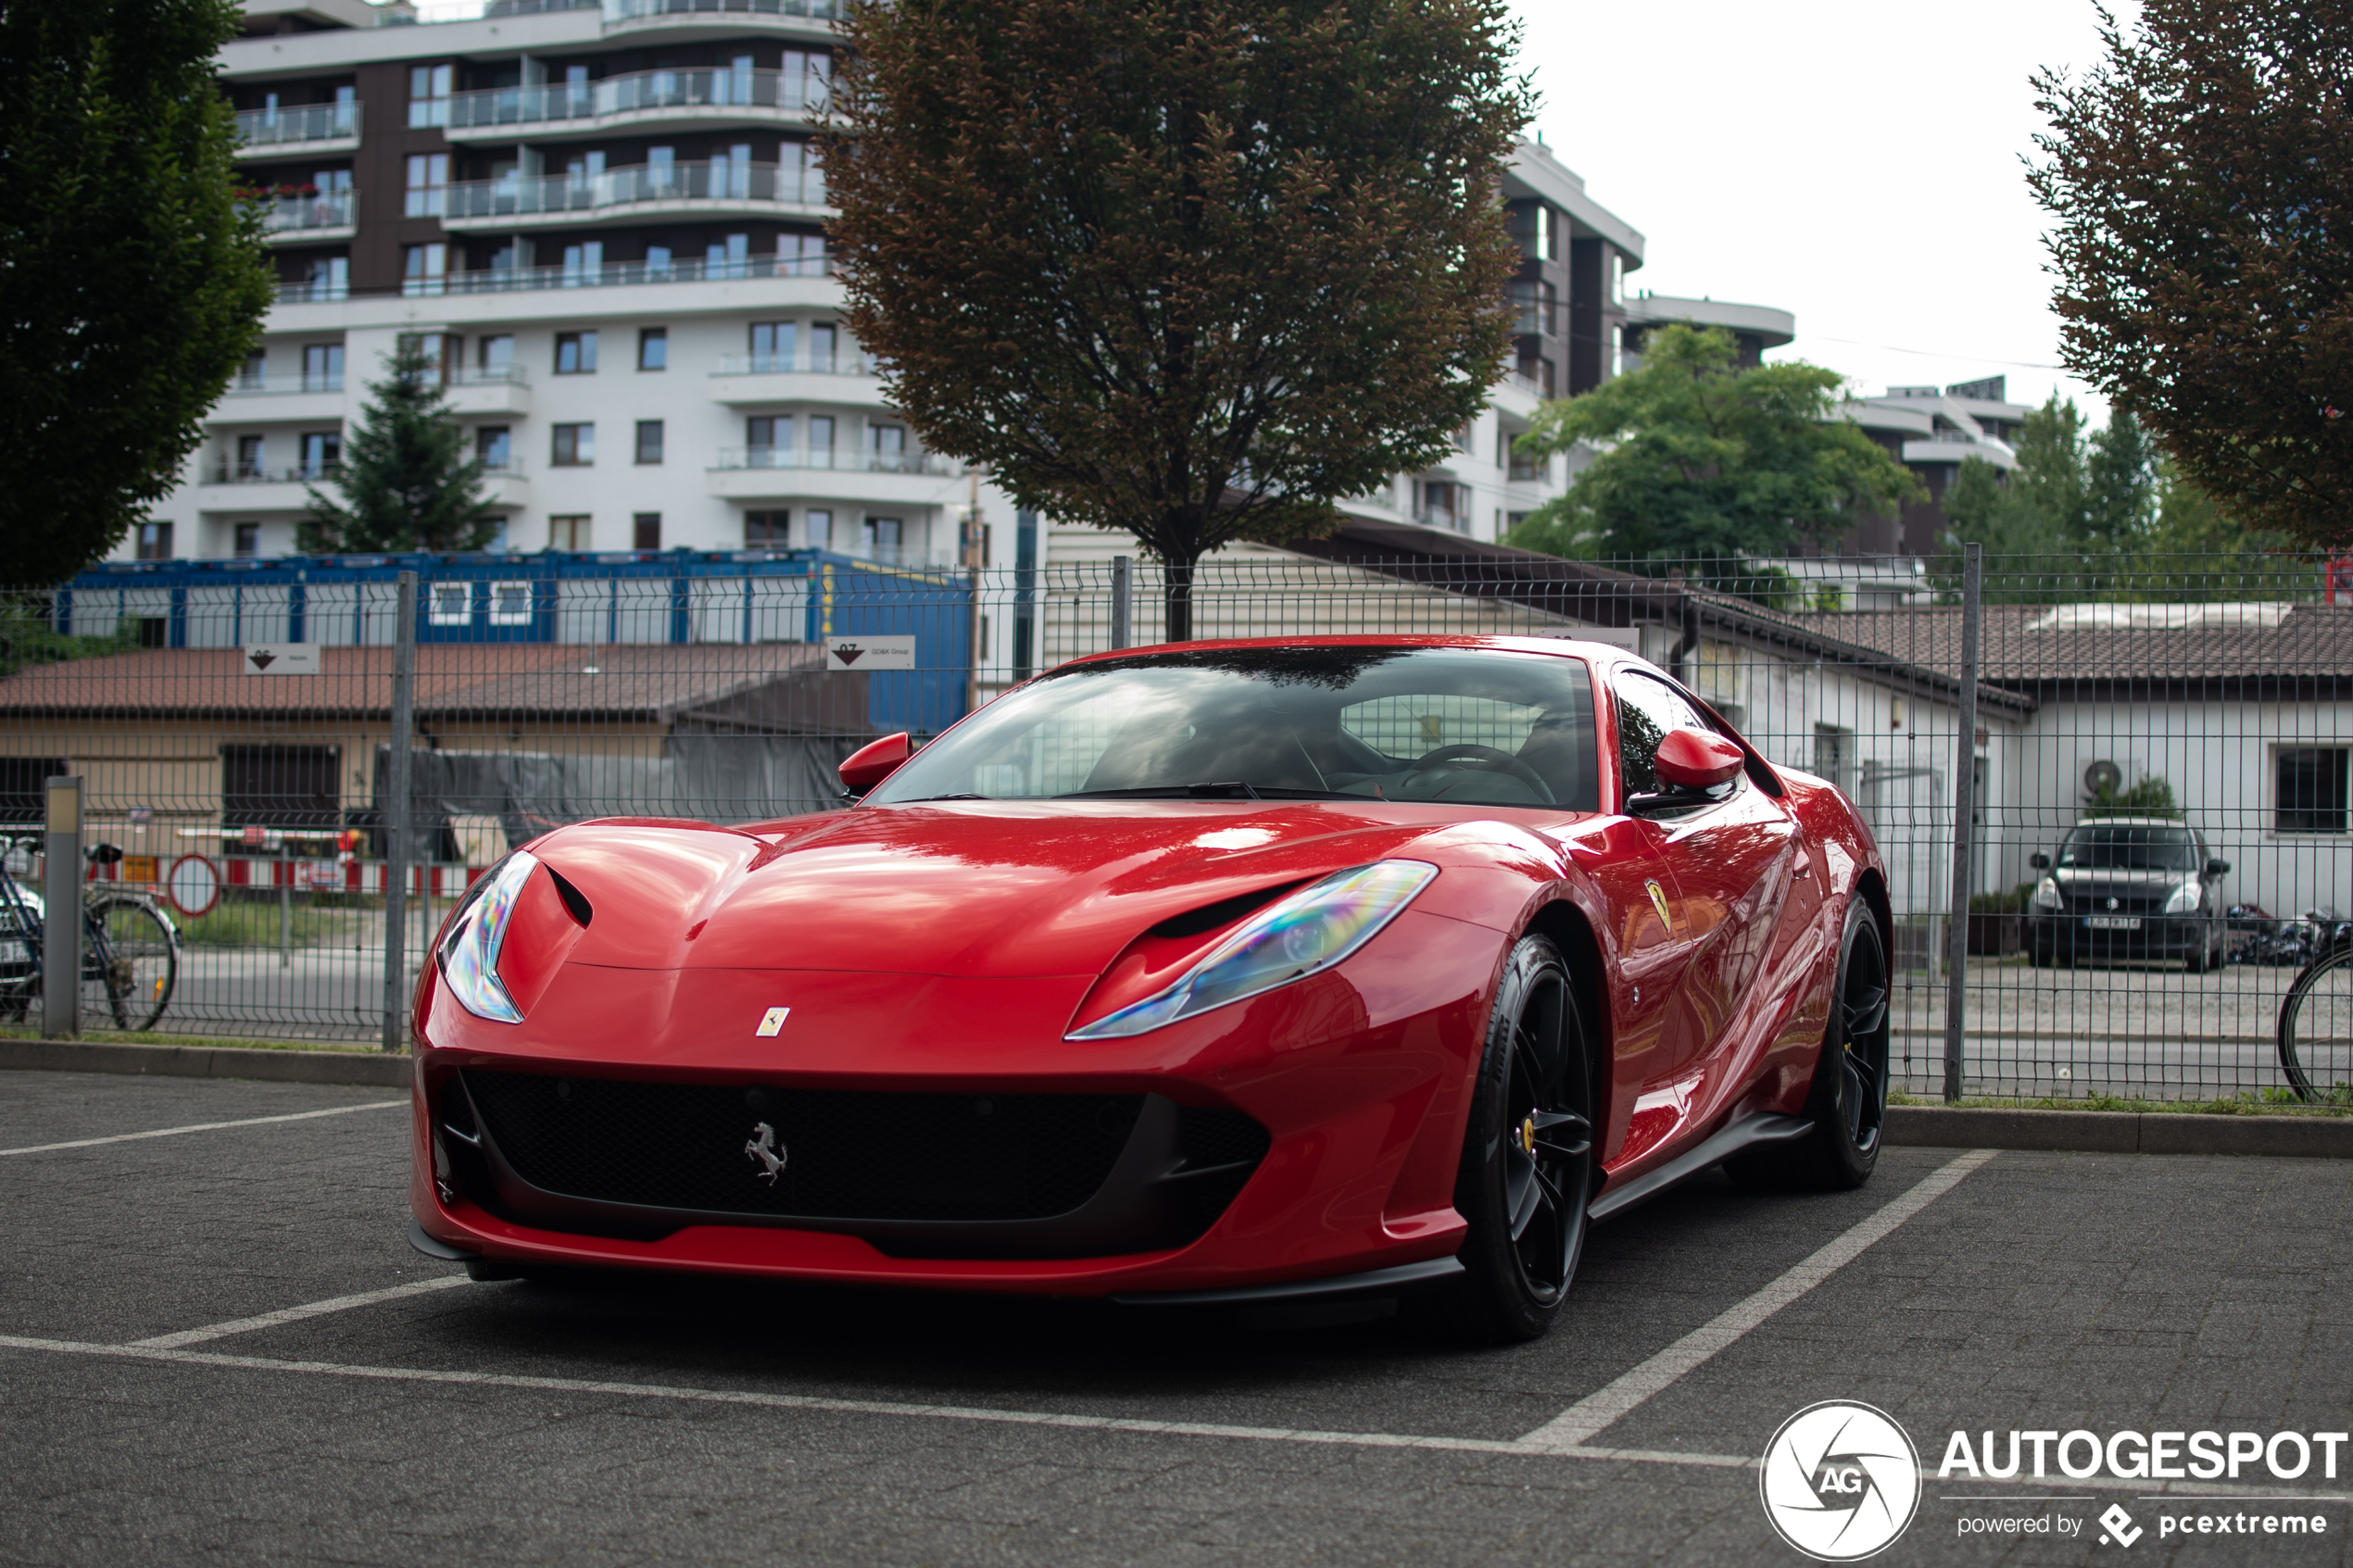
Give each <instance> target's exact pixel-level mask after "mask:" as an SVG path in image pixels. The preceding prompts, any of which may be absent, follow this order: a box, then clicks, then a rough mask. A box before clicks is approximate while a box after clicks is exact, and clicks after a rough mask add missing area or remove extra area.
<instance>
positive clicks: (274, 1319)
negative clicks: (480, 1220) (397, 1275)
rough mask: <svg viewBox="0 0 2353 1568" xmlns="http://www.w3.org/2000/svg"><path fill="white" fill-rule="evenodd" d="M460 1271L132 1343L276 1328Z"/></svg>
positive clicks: (444, 1283) (152, 1346)
mask: <svg viewBox="0 0 2353 1568" xmlns="http://www.w3.org/2000/svg"><path fill="white" fill-rule="evenodd" d="M466 1283H467V1281H466V1276H465V1275H463V1274H442V1275H437V1276H435V1277H434V1278H432V1279H420V1280H411V1281H410V1282H409V1284H407V1285H394V1286H386V1287H384V1289H382V1290H363V1291H361V1292H360V1293H359V1295H357V1296H337V1297H333V1298H331V1299H328V1300H325V1301H308V1302H305V1303H304V1304H303V1305H301V1306H299V1307H282V1308H280V1309H279V1310H278V1311H274V1312H264V1313H262V1314H261V1315H260V1316H259V1317H252V1318H233V1319H231V1320H230V1321H229V1322H227V1323H207V1324H206V1325H205V1326H204V1327H202V1328H183V1329H182V1330H181V1331H180V1332H179V1333H177V1334H158V1335H157V1336H155V1337H153V1338H152V1339H134V1340H132V1344H133V1345H135V1346H138V1347H139V1348H143V1349H149V1350H176V1349H178V1348H180V1347H181V1346H182V1345H198V1344H202V1343H203V1342H204V1341H205V1340H208V1339H226V1338H227V1337H228V1336H231V1335H233V1334H251V1333H252V1332H254V1330H256V1329H259V1328H276V1327H277V1326H278V1325H279V1324H280V1323H300V1322H301V1321H302V1320H303V1319H305V1318H317V1317H324V1316H325V1315H326V1314H327V1313H329V1312H347V1311H350V1310H351V1309H352V1308H354V1307H372V1306H374V1305H375V1304H376V1303H377V1302H379V1301H397V1300H399V1299H401V1298H403V1297H407V1296H422V1295H424V1294H426V1293H427V1292H429V1291H434V1290H447V1289H448V1288H449V1287H450V1286H453V1285H464V1284H466Z"/></svg>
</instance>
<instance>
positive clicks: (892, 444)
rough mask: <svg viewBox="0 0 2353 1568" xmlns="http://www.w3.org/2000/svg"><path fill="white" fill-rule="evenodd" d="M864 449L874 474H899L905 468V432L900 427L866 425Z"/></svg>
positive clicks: (904, 429) (903, 428)
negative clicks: (869, 457) (869, 455)
mask: <svg viewBox="0 0 2353 1568" xmlns="http://www.w3.org/2000/svg"><path fill="white" fill-rule="evenodd" d="M866 447H867V450H868V451H869V452H871V453H872V454H873V457H874V461H873V462H872V463H870V464H868V465H867V466H868V467H870V468H872V469H873V470H875V472H876V473H901V472H904V471H905V470H906V467H907V431H906V428H905V427H904V426H901V425H868V426H867V427H866Z"/></svg>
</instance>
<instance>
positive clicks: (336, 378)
mask: <svg viewBox="0 0 2353 1568" xmlns="http://www.w3.org/2000/svg"><path fill="white" fill-rule="evenodd" d="M302 390H303V391H305V392H341V391H342V390H343V345H341V344H339V343H307V344H305V345H303V346H302Z"/></svg>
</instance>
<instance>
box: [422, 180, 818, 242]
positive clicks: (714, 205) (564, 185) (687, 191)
mask: <svg viewBox="0 0 2353 1568" xmlns="http://www.w3.org/2000/svg"><path fill="white" fill-rule="evenodd" d="M824 206H825V178H824V173H823V172H822V171H821V170H818V169H790V168H786V167H784V166H782V165H779V164H774V163H736V162H733V161H728V162H713V163H647V164H635V165H632V166H631V167H629V168H627V169H606V170H605V171H604V172H603V173H601V174H551V175H546V176H542V177H539V178H535V179H528V180H527V179H523V178H521V177H520V176H510V177H509V178H506V179H503V180H462V181H459V182H455V183H453V184H451V185H450V186H449V188H448V199H447V207H446V208H445V210H444V212H443V214H442V223H443V225H444V226H445V227H446V228H449V229H452V230H459V231H463V230H469V229H497V230H502V231H504V230H512V229H532V228H540V227H545V226H547V225H549V224H557V223H562V224H577V223H579V222H580V221H581V220H584V219H585V220H591V221H608V222H618V221H622V220H635V219H640V218H648V217H670V216H676V217H702V216H714V217H716V216H728V215H743V216H752V217H757V216H761V215H767V216H793V217H805V218H812V219H815V218H822V217H824ZM723 265H724V263H723Z"/></svg>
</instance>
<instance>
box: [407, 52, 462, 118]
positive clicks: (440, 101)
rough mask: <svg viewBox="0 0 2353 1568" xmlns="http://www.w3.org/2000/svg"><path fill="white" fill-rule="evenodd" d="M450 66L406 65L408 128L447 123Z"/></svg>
mask: <svg viewBox="0 0 2353 1568" xmlns="http://www.w3.org/2000/svg"><path fill="white" fill-rule="evenodd" d="M451 85H452V83H451V81H450V68H449V67H447V66H446V65H442V66H410V67H409V130H411V131H425V130H430V129H432V128H433V127H435V126H441V125H447V124H448V123H449V89H450V86H451Z"/></svg>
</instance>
